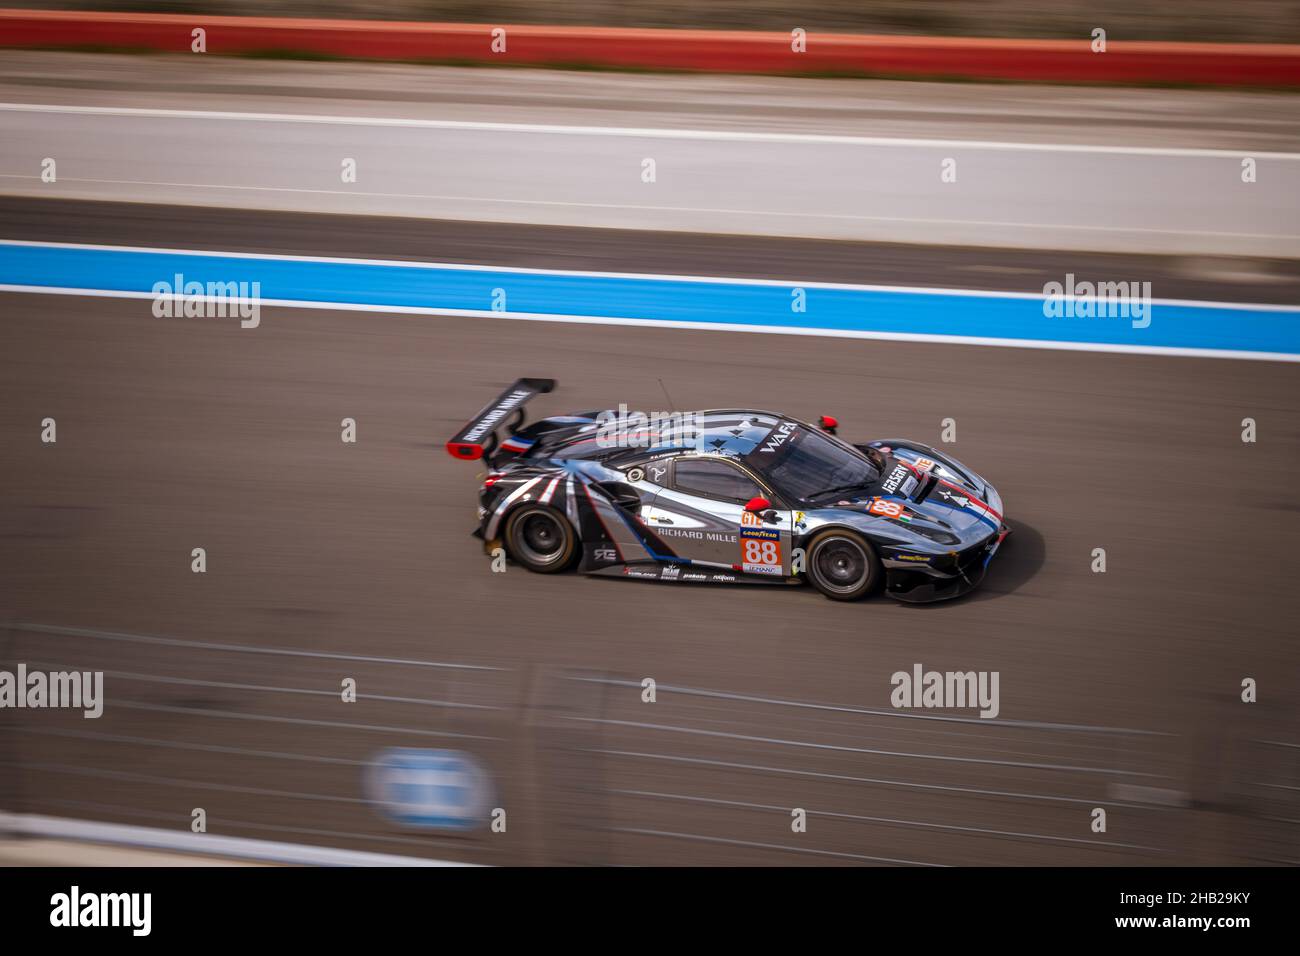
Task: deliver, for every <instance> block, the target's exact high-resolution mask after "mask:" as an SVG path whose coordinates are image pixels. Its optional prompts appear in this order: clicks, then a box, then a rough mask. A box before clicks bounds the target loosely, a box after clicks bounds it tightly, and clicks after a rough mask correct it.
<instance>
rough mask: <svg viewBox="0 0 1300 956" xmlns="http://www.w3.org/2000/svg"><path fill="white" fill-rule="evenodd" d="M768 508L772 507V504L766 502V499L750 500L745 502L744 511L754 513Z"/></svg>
mask: <svg viewBox="0 0 1300 956" xmlns="http://www.w3.org/2000/svg"><path fill="white" fill-rule="evenodd" d="M770 507H772V502H770V501H768V500H767V499H766V498H750V499H749V500H748V501H746V502H745V510H746V511H752V512H754V513H758V512H760V511H766V510H767V509H768V508H770Z"/></svg>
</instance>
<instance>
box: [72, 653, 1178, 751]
mask: <svg viewBox="0 0 1300 956" xmlns="http://www.w3.org/2000/svg"><path fill="white" fill-rule="evenodd" d="M58 666H60V667H63V666H66V665H58ZM564 679H565V680H571V681H577V682H579V683H584V684H609V685H612V686H616V687H640V686H641V682H640V681H632V680H621V679H618V678H612V677H566V678H564ZM656 690H658V691H661V692H666V693H670V694H683V695H685V696H688V697H712V698H716V699H718V700H737V701H743V702H745V703H750V704H772V705H774V706H777V707H798V708H802V709H806V710H825V711H833V712H837V713H843V714H861V715H864V716H868V717H899V718H907V719H912V720H937V721H940V722H943V723H959V724H970V725H972V726H975V727H989V728H993V727H1009V728H1012V729H1030V730H1062V731H1080V732H1083V733H1095V734H1135V735H1140V736H1147V737H1173V736H1175V735H1174V734H1170V733H1166V732H1164V731H1160V730H1134V729H1133V728H1131V727H1101V726H1098V725H1096V724H1056V723H1048V722H1045V721H1039V720H1008V719H1006V718H1002V719H1000V720H999V719H997V718H994V719H992V720H990V719H988V718H986V717H959V716H957V715H955V714H917V713H912V712H910V711H904V710H878V709H873V708H869V707H850V706H847V705H844V704H820V703H816V702H813V701H804V700H790V699H788V698H782V697H758V696H755V695H753V694H738V693H734V692H731V691H721V690H706V689H704V688H700V687H680V686H675V685H672V684H659V685H658V686H657V688H656Z"/></svg>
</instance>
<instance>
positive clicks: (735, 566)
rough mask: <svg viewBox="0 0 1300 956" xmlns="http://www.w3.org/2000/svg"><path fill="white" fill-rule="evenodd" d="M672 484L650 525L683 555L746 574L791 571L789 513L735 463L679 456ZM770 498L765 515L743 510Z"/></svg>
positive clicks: (655, 508)
mask: <svg viewBox="0 0 1300 956" xmlns="http://www.w3.org/2000/svg"><path fill="white" fill-rule="evenodd" d="M666 477H667V478H668V484H667V485H666V486H665V487H663V488H662V489H661V490H660V491H659V492H658V493H657V494H656V495H655V497H654V500H653V502H652V503H651V505H650V509H649V515H648V517H649V526H650V527H651V528H652V529H653V530H654V532H655V533H656V534H657V535H659V537H660V538H662V539H663V541H664V542H665V543H667V544H668V545H669V546H671V547H672V549H673V551H674V553H676V554H677V555H678V556H679V557H683V558H689V559H690V560H691V561H692V562H693V563H696V564H702V565H707V566H711V567H715V568H727V569H730V570H734V571H741V572H744V573H747V574H763V575H774V576H782V577H786V576H789V574H790V562H791V555H790V536H791V531H792V525H791V514H790V511H789V510H787V509H786V508H784V507H783V506H782V505H781V503H780V502H778V501H777V500H776V498H775V497H774V496H773V494H772V492H771V490H770V489H768V488H765V487H764V486H763V485H762V484H761V483H760V482H759V481H758V479H757V478H756V477H755V476H754V475H753V474H751V473H750V472H749V471H747V470H746V469H744V468H743V467H741V466H740V465H739V464H737V463H736V462H733V461H730V460H728V459H726V458H722V457H719V456H712V455H686V456H682V457H679V458H677V459H675V460H674V461H673V463H672V469H671V473H670V474H669V475H668V476H666ZM752 498H767V499H768V500H769V501H771V502H772V507H771V508H770V509H768V510H767V511H765V512H764V513H763V514H762V515H758V514H753V513H750V512H747V511H745V503H746V502H748V501H749V500H750V499H752Z"/></svg>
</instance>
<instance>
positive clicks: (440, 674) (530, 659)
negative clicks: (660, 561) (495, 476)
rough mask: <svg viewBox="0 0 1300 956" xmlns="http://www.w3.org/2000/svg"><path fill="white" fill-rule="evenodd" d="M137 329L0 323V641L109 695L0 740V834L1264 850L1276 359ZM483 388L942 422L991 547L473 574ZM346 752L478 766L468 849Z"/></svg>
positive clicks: (627, 338)
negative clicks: (527, 387)
mask: <svg viewBox="0 0 1300 956" xmlns="http://www.w3.org/2000/svg"><path fill="white" fill-rule="evenodd" d="M148 305H149V304H148V303H147V302H132V301H109V300H102V299H77V298H72V297H56V296H28V295H20V294H6V295H4V296H3V311H4V314H5V316H6V321H5V340H6V347H5V349H4V355H3V359H2V360H0V361H2V362H3V375H2V376H0V381H2V382H3V385H2V386H0V388H2V391H0V428H2V429H3V441H4V448H5V458H6V469H5V470H6V474H7V480H6V481H5V483H4V486H3V509H0V510H2V513H3V515H4V527H3V528H2V529H0V533H2V534H3V536H4V538H5V539H6V541H7V542H8V544H9V546H8V547H6V548H5V549H4V550H3V557H2V558H0V562H2V564H0V581H3V582H4V589H5V593H4V595H3V605H4V607H5V608H6V617H7V619H8V621H9V622H10V623H11V629H10V630H8V631H7V632H6V637H5V642H6V643H5V650H4V652H3V653H4V657H5V659H6V660H9V661H26V662H28V664H29V665H30V666H32V667H35V666H37V665H38V662H45V663H46V664H47V665H49V666H50V668H51V669H53V665H63V666H77V667H81V668H103V669H104V670H106V671H107V676H106V682H107V688H108V691H107V694H108V704H107V708H106V714H105V716H104V717H103V718H101V719H99V720H97V721H87V720H83V719H82V718H81V717H80V715H79V714H69V713H65V712H60V713H53V712H49V711H43V712H33V711H16V710H8V711H5V712H3V713H0V719H3V720H4V721H5V722H6V724H7V731H9V732H6V733H5V734H4V735H3V736H4V739H5V741H6V744H5V746H6V749H7V753H6V754H5V755H4V759H5V761H6V763H7V765H8V767H9V768H11V769H12V768H16V772H12V773H7V774H6V776H5V779H6V780H7V781H8V784H7V788H6V789H7V793H6V805H7V807H8V808H10V809H14V810H18V811H25V812H40V813H53V814H63V815H67V816H72V817H78V818H90V819H101V820H107V821H113V822H123V823H136V824H146V825H152V826H159V827H164V828H167V827H182V828H183V827H186V826H187V825H188V819H189V814H190V812H191V810H192V809H193V808H194V807H203V808H204V809H205V810H206V811H207V814H208V819H209V828H210V830H211V831H212V832H219V833H222V834H224V835H240V836H254V837H263V838H267V839H276V840H293V841H300V842H306V843H317V844H322V845H332V846H342V847H345V848H352V849H363V850H371V851H380V852H393V853H410V854H415V855H420V856H429V857H439V858H450V859H464V860H473V861H478V862H544V861H545V862H594V863H606V862H610V863H705V862H731V863H812V862H816V863H836V862H842V863H867V862H890V861H894V862H910V863H926V864H945V863H946V864H963V863H964V864H976V863H1029V862H1051V863H1085V864H1086V863H1103V862H1135V861H1148V862H1157V863H1159V862H1195V863H1222V862H1236V863H1246V862H1258V861H1261V860H1292V861H1293V860H1294V859H1295V844H1294V829H1293V827H1292V828H1290V829H1288V828H1287V827H1286V826H1285V825H1283V824H1278V823H1276V822H1270V821H1269V819H1268V818H1286V816H1287V813H1288V812H1290V811H1289V810H1288V809H1287V807H1286V803H1285V801H1284V800H1279V798H1282V797H1285V796H1286V795H1287V794H1288V793H1290V791H1287V790H1285V789H1282V788H1283V787H1285V786H1287V785H1293V782H1292V781H1290V777H1289V775H1290V774H1293V773H1294V757H1293V756H1292V751H1291V750H1289V749H1287V748H1284V747H1278V746H1274V745H1271V744H1267V743H1260V741H1275V742H1281V743H1287V742H1290V743H1292V744H1293V743H1294V740H1293V737H1294V727H1295V716H1296V714H1295V710H1294V703H1293V702H1294V699H1295V691H1296V689H1297V670H1296V660H1297V659H1296V654H1295V650H1294V626H1293V618H1292V615H1291V613H1290V609H1289V598H1288V597H1287V595H1286V594H1285V589H1284V586H1283V585H1282V583H1281V582H1282V580H1283V575H1284V574H1285V569H1286V568H1287V567H1289V566H1290V564H1289V562H1290V561H1291V551H1292V550H1293V549H1292V545H1291V541H1292V540H1293V539H1294V535H1295V534H1296V533H1297V532H1298V531H1300V519H1298V518H1297V515H1298V514H1300V512H1298V511H1297V508H1296V505H1295V502H1294V501H1293V500H1292V495H1291V492H1290V488H1291V486H1292V484H1293V477H1292V476H1293V474H1294V471H1295V469H1296V466H1297V464H1300V462H1297V456H1296V450H1295V449H1296V443H1295V440H1296V437H1297V432H1300V410H1298V409H1297V405H1296V400H1295V396H1296V372H1295V370H1294V366H1292V365H1287V364H1282V363H1269V362H1249V363H1247V362H1233V361H1221V360H1207V359H1186V358H1158V357H1148V356H1126V355H1099V354H1078V353H1065V352H1044V351H1031V350H1020V349H975V348H969V347H962V346H943V345H917V344H908V343H889V342H865V341H844V340H829V341H828V340H808V339H801V338H797V337H788V336H745V335H734V334H726V333H716V332H704V331H698V332H697V331H685V330H668V329H642V328H622V327H598V328H589V327H577V326H567V325H560V324H550V323H519V322H508V321H500V320H492V319H463V318H426V317H400V316H386V315H371V314H365V315H359V314H355V313H332V312H327V311H307V310H296V309H295V310H275V309H267V310H266V311H265V313H264V315H263V318H262V324H261V326H259V328H257V329H254V330H245V329H240V328H239V327H238V324H237V322H235V321H233V320H172V321H167V320H159V319H155V318H154V317H153V316H152V315H151V314H150V312H149V307H148ZM518 374H546V375H553V376H555V377H557V378H558V379H559V381H560V383H561V386H560V389H559V390H558V391H557V392H556V393H554V394H553V395H551V396H549V397H547V399H546V400H545V401H544V403H540V404H539V407H538V409H537V411H538V412H542V411H562V410H565V409H568V408H581V407H591V406H593V405H600V404H604V403H617V402H619V401H626V402H628V404H629V405H630V406H631V407H634V408H646V409H655V408H661V407H663V406H664V404H665V402H664V401H663V394H662V392H661V390H660V386H659V383H658V381H657V379H659V378H662V379H663V380H664V384H665V385H666V386H667V387H668V388H669V389H670V390H671V392H672V395H673V398H674V400H675V402H676V404H677V405H679V406H680V407H717V406H727V405H734V404H735V403H737V402H740V403H745V404H748V403H752V404H755V405H760V406H766V407H771V408H778V409H785V410H788V411H789V412H791V413H793V414H797V415H802V416H813V415H816V414H818V413H821V412H826V413H831V414H836V415H838V416H839V417H840V419H841V421H842V422H843V423H844V430H845V433H846V434H848V435H850V436H852V437H855V438H857V437H860V438H870V437H877V436H884V435H886V434H888V435H908V436H914V437H916V438H919V439H921V440H924V441H931V442H937V441H938V440H939V435H938V430H939V427H940V426H939V423H940V422H941V420H942V419H944V418H948V417H952V418H955V419H956V421H957V428H958V433H957V439H958V440H957V442H956V443H955V444H954V445H952V446H951V450H952V451H953V452H954V453H955V454H957V455H958V456H959V457H960V458H962V459H963V460H965V461H966V462H968V463H969V464H971V465H972V466H973V467H975V468H977V469H978V470H980V471H981V472H983V473H984V474H986V475H988V476H989V477H990V478H991V479H992V480H993V481H994V482H995V483H996V484H997V485H998V487H999V488H1000V490H1001V491H1002V493H1003V497H1004V500H1005V502H1006V511H1007V515H1008V516H1009V519H1010V521H1011V523H1012V525H1013V527H1014V529H1015V530H1014V532H1013V534H1012V536H1011V538H1010V539H1009V540H1008V543H1007V545H1006V546H1005V548H1004V551H1003V552H1001V553H999V555H998V556H997V557H996V559H995V561H994V563H993V565H992V567H991V571H990V574H989V577H988V580H987V582H986V584H985V586H984V587H983V588H982V589H981V590H980V591H979V592H977V593H976V594H974V595H973V596H971V597H970V598H968V599H963V600H960V601H957V602H951V603H947V604H943V605H936V606H932V607H910V606H903V605H898V604H895V603H893V602H891V601H889V600H888V599H884V598H880V599H876V600H872V601H870V602H867V603H864V604H855V605H840V604H834V603H832V602H829V601H826V600H825V599H823V598H821V597H820V596H818V595H817V594H816V593H814V592H812V591H811V590H809V589H803V588H783V587H772V588H753V587H749V588H742V587H737V588H707V587H698V588H697V587H691V586H673V585H653V584H642V583H638V582H623V581H603V580H593V579H586V578H580V577H576V576H565V577H560V578H548V577H541V576H536V575H530V574H528V573H526V572H524V571H522V570H521V569H519V568H517V567H512V568H510V570H509V571H507V572H506V573H504V574H494V573H492V572H491V571H490V569H489V564H488V561H487V559H486V558H484V557H483V556H482V555H481V552H480V550H479V546H478V543H477V542H476V541H474V540H473V539H472V538H470V537H469V535H468V532H469V531H470V529H471V528H472V527H473V525H474V515H473V507H474V489H475V471H476V469H475V466H474V465H472V464H466V463H463V462H457V461H454V460H452V459H451V458H449V457H448V456H446V454H445V453H444V452H443V451H442V450H441V443H442V442H443V441H445V439H446V437H447V436H448V435H450V434H451V433H452V432H453V431H454V430H455V429H456V427H457V426H458V425H459V424H460V422H461V419H462V418H464V417H465V416H466V415H468V414H469V413H470V412H472V411H473V410H474V409H476V408H477V407H478V405H479V404H480V403H481V401H484V400H486V398H487V397H489V396H490V395H492V394H494V393H495V391H496V390H497V389H498V388H500V387H501V386H502V384H503V383H504V382H505V381H506V380H508V379H510V378H512V377H514V376H515V375H518ZM47 416H50V417H54V418H55V419H56V420H57V423H58V442H57V443H56V444H54V445H48V444H42V443H41V441H40V438H39V433H40V422H41V420H42V419H43V418H45V417H47ZM1248 416H1249V417H1253V418H1255V419H1256V420H1257V421H1258V423H1259V428H1260V433H1259V441H1258V442H1257V443H1255V444H1243V443H1242V441H1241V438H1240V432H1241V426H1240V422H1241V419H1242V418H1244V417H1248ZM344 417H352V418H355V419H356V421H357V423H358V428H359V441H358V443H357V444H356V445H346V444H343V443H342V442H341V441H340V440H339V423H340V421H341V419H343V418H344ZM195 547H204V548H206V550H207V555H208V570H207V572H206V573H205V574H202V575H199V574H194V573H192V572H191V571H190V554H191V549H192V548H195ZM1098 547H1101V548H1105V549H1106V552H1107V571H1106V572H1105V573H1104V574H1094V573H1092V571H1091V570H1090V565H1091V563H1092V550H1093V549H1094V548H1098ZM279 651H283V652H285V653H279ZM332 654H333V655H353V656H357V655H360V656H364V657H366V658H373V659H368V660H352V659H339V658H334V657H329V656H328V655H332ZM417 662H418V663H417ZM914 663H921V664H923V665H925V666H926V667H927V668H936V669H939V670H965V669H975V670H990V671H993V670H996V671H998V672H1000V674H1001V714H1000V715H999V718H998V719H997V720H992V721H990V720H981V719H979V718H975V717H974V716H973V712H970V711H964V712H952V711H946V712H941V713H942V714H943V715H944V716H947V717H956V718H959V719H957V720H949V721H936V720H930V719H925V718H926V717H933V716H935V715H936V712H918V711H896V710H893V709H891V707H890V703H889V693H890V691H891V689H892V688H891V685H890V675H891V674H892V673H893V672H895V671H897V670H907V669H910V667H911V666H912V665H913V664H914ZM438 665H460V666H456V667H450V666H438ZM466 665H468V666H469V667H467V666H466ZM470 667H482V668H497V669H496V670H475V669H469V668H470ZM348 676H351V677H354V678H356V680H357V681H358V686H359V690H360V692H361V700H360V701H358V702H357V703H355V704H343V703H341V702H339V700H338V698H337V694H338V688H339V687H340V681H341V680H342V679H343V678H344V677H348ZM1248 676H1249V677H1255V678H1256V679H1258V680H1259V681H1260V683H1261V687H1262V702H1261V703H1259V704H1255V705H1245V704H1241V703H1239V702H1238V700H1237V694H1238V692H1239V690H1238V688H1239V685H1240V681H1241V679H1242V678H1243V677H1248ZM645 677H652V678H654V679H655V680H656V681H657V682H658V684H659V686H660V688H661V689H660V692H659V699H658V701H657V702H656V703H654V704H646V703H642V702H641V701H640V693H641V689H640V681H641V680H642V679H643V678H645ZM574 678H588V679H585V680H575V679H574ZM674 688H683V690H675V689H674ZM688 690H689V691H691V692H688ZM700 692H703V693H700ZM823 708H825V709H823ZM918 715H919V716H918ZM388 746H417V747H456V748H459V749H468V750H470V751H471V752H474V753H476V754H478V755H479V756H480V757H481V758H482V759H484V760H485V761H486V762H487V763H488V765H489V767H490V768H491V770H492V772H493V774H494V777H495V779H496V782H497V786H498V793H499V795H498V802H499V805H500V806H502V807H504V808H506V809H507V811H508V830H507V833H506V834H490V833H487V832H480V833H478V834H476V835H473V836H468V837H458V838H454V837H433V836H428V835H425V834H423V833H420V832H410V831H407V830H404V829H403V828H401V827H398V826H395V825H393V824H391V823H390V822H388V821H386V820H385V819H383V818H382V817H381V816H380V815H378V814H377V813H376V812H375V810H374V808H373V807H371V806H370V805H369V804H368V803H367V801H366V791H365V788H364V785H363V778H364V765H365V763H366V762H367V761H368V760H370V759H371V758H372V757H373V756H374V755H375V753H376V752H377V751H379V750H380V749H382V748H383V747H388ZM1095 806H1103V807H1106V808H1107V809H1108V812H1109V814H1110V816H1109V827H1108V831H1107V833H1106V834H1095V833H1092V832H1091V831H1090V830H1089V821H1090V817H1089V813H1090V811H1091V809H1092V808H1093V807H1095ZM796 807H799V808H804V809H806V810H808V811H809V814H810V818H809V819H810V825H809V828H808V832H807V833H805V834H794V833H792V832H791V830H790V811H791V809H793V808H796ZM836 814H838V816H837V815H836ZM1288 841H1290V842H1288Z"/></svg>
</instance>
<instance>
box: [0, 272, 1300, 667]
mask: <svg viewBox="0 0 1300 956" xmlns="http://www.w3.org/2000/svg"><path fill="white" fill-rule="evenodd" d="M0 292H23V293H33V294H36V295H71V296H90V297H101V298H110V299H152V298H154V296H153V293H151V292H118V291H108V290H103V289H66V288H61V287H56V286H26V285H5V284H0ZM196 298H204V299H206V298H207V297H206V296H203V297H197V296H196ZM259 301H260V303H261V304H262V305H264V306H277V307H283V308H289V309H314V310H318V311H322V310H323V311H341V312H376V313H389V314H393V315H441V316H455V317H465V318H482V319H516V320H521V321H527V322H563V323H572V324H578V325H629V326H642V327H645V328H668V329H689V330H692V331H696V332H756V333H761V334H765V335H795V336H808V335H814V336H821V337H830V338H846V339H874V340H879V341H885V342H929V343H932V344H938V345H988V346H995V347H997V348H1023V349H1050V350H1054V351H1066V352H1105V353H1115V354H1121V355H1163V356H1169V357H1181V358H1226V359H1247V360H1251V361H1256V362H1300V354H1296V353H1291V352H1239V351H1234V350H1232V349H1196V348H1171V347H1166V346H1146V345H1113V344H1109V343H1105V342H1102V343H1097V342H1050V341H1042V340H1037V339H997V338H982V337H976V336H965V335H922V334H912V333H907V332H860V331H856V330H852V329H816V328H801V327H799V326H779V325H745V324H743V323H735V322H682V321H678V320H675V319H627V318H605V317H602V316H590V315H551V314H534V313H527V312H492V311H483V310H478V309H432V308H424V307H419V306H406V305H368V304H358V303H352V302H299V301H295V300H287V299H261V300H259ZM1283 308H1288V309H1289V308H1290V307H1289V306H1285V307H1283ZM412 663H420V662H412ZM429 666H437V665H432V664H431V665H429ZM443 666H451V665H443ZM460 666H464V665H460Z"/></svg>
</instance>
